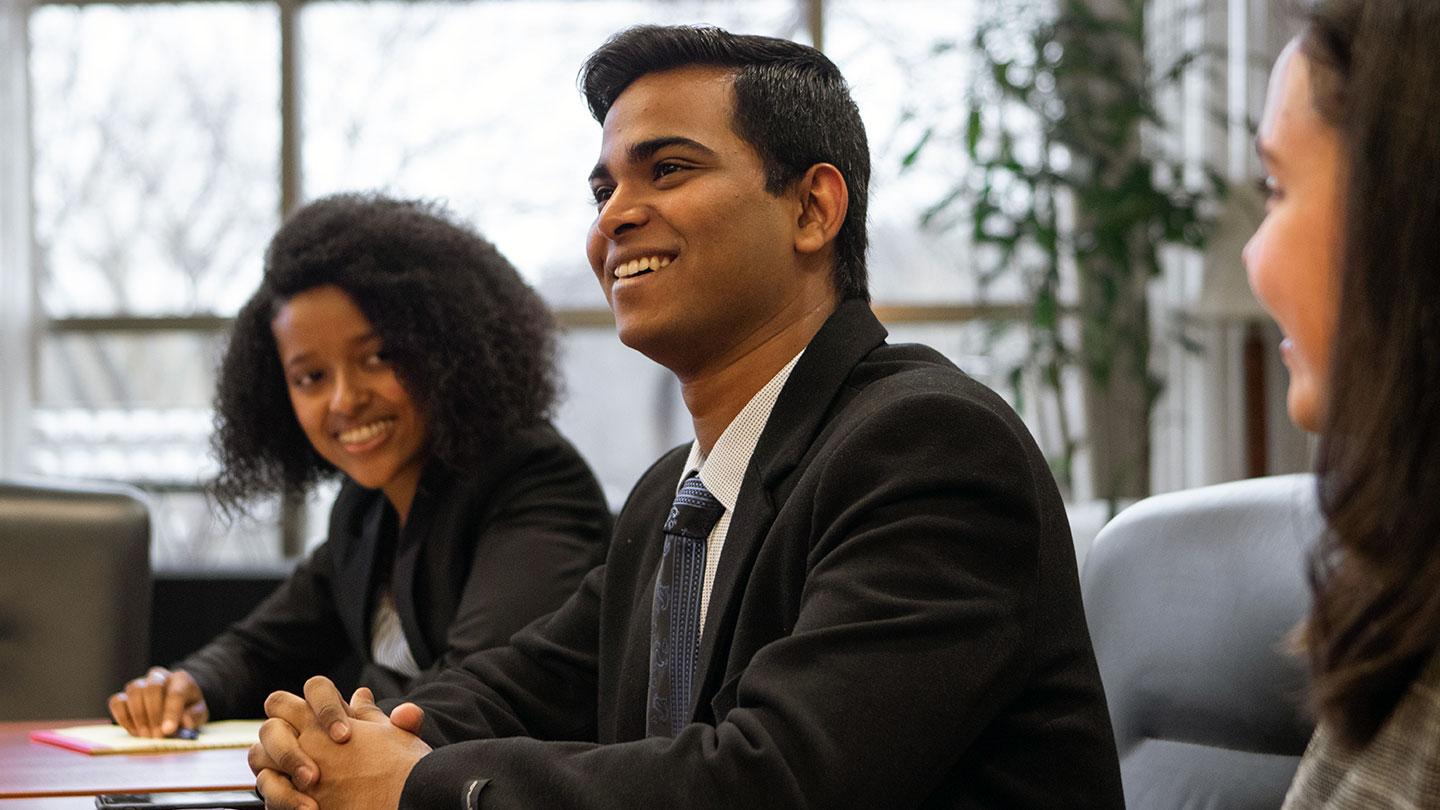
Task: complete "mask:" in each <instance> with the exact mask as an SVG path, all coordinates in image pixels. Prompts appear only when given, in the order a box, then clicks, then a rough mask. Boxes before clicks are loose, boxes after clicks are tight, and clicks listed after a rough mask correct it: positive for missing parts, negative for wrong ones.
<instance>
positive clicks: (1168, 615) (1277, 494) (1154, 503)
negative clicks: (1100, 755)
mask: <svg viewBox="0 0 1440 810" xmlns="http://www.w3.org/2000/svg"><path fill="white" fill-rule="evenodd" d="M1323 525H1324V524H1323V520H1322V519H1321V517H1320V514H1319V511H1318V508H1317V506H1316V502H1315V479H1314V477H1313V476H1310V475H1288V476H1277V477H1273V478H1258V479H1252V480H1249V481H1237V482H1234V483H1229V484H1219V485H1216V486H1210V487H1203V488H1200V489H1193V490H1188V491H1185V492H1175V493H1170V494H1167V495H1160V496H1156V497H1153V498H1148V499H1146V500H1144V501H1141V502H1140V503H1138V504H1136V505H1135V506H1133V507H1131V508H1129V509H1127V510H1125V511H1124V512H1121V513H1120V514H1119V515H1118V516H1117V517H1116V518H1115V519H1114V520H1112V521H1111V522H1110V523H1109V524H1108V525H1106V527H1105V528H1104V529H1103V530H1102V531H1101V532H1100V534H1099V536H1097V537H1096V539H1095V545H1094V547H1093V548H1091V550H1090V554H1089V557H1088V559H1087V560H1086V563H1085V571H1084V574H1083V576H1082V577H1081V586H1082V590H1083V593H1084V598H1085V612H1086V616H1087V617H1088V619H1089V623H1090V632H1091V635H1092V637H1093V639H1094V643H1095V654H1096V657H1097V659H1098V661H1099V664H1100V676H1101V679H1102V680H1103V681H1104V684H1105V696H1106V698H1107V700H1108V701H1109V704H1110V719H1111V722H1112V723H1113V724H1114V727H1115V742H1116V745H1117V746H1118V748H1119V752H1120V770H1121V775H1122V777H1123V780H1124V786H1125V797H1126V804H1127V806H1128V807H1129V808H1131V810H1150V808H1155V810H1159V809H1160V808H1163V809H1164V810H1180V809H1181V808H1257V810H1258V808H1267V809H1268V810H1274V808H1277V807H1279V806H1280V804H1281V801H1282V800H1283V799H1284V796H1285V791H1286V788H1287V787H1288V785H1289V784H1290V780H1291V778H1292V777H1293V776H1294V773H1295V768H1296V766H1297V765H1298V764H1299V761H1300V755H1301V754H1302V753H1303V752H1304V750H1305V745H1306V743H1307V742H1308V741H1309V739H1310V734H1311V731H1312V730H1313V721H1312V720H1311V719H1310V718H1309V717H1308V716H1307V714H1306V713H1305V711H1304V710H1303V709H1302V705H1303V704H1302V700H1303V697H1302V694H1303V689H1304V686H1305V667H1304V663H1303V661H1301V660H1299V659H1297V658H1294V657H1292V656H1290V655H1288V654H1287V653H1285V652H1284V651H1283V649H1282V648H1283V644H1284V639H1285V637H1286V635H1287V634H1288V633H1289V632H1290V629H1291V628H1292V627H1294V626H1295V624H1296V623H1297V622H1298V621H1299V620H1300V619H1301V617H1302V616H1304V614H1305V612H1306V610H1307V609H1308V606H1309V599H1310V595H1309V590H1308V585H1307V580H1306V573H1305V572H1306V568H1307V565H1308V554H1309V551H1310V549H1311V548H1312V547H1313V545H1314V543H1315V540H1316V539H1317V538H1318V537H1319V535H1320V531H1321V529H1322V527H1323Z"/></svg>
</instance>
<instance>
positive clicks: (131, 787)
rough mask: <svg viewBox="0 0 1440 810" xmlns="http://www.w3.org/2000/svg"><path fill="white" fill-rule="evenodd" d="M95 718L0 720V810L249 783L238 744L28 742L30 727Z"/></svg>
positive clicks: (74, 805) (90, 807) (89, 804)
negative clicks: (160, 747) (81, 748)
mask: <svg viewBox="0 0 1440 810" xmlns="http://www.w3.org/2000/svg"><path fill="white" fill-rule="evenodd" d="M98 722H104V721H101V720H76V721H67V722H49V723H45V722H40V723H0V810H94V807H95V799H94V796H95V794H97V793H160V792H164V791H171V790H249V789H251V788H253V787H255V777H254V776H252V775H251V774H250V768H249V766H248V765H246V764H245V753H246V752H245V749H243V748H225V749H212V750H208V751H185V752H183V753H170V754H133V755H127V754H106V755H104V756H91V755H89V754H81V753H78V752H75V751H68V750H66V749H64V748H57V747H55V746H53V745H45V744H43V743H37V742H31V741H30V732H31V731H34V730H36V729H42V728H60V727H62V726H67V725H68V726H74V725H85V724H87V723H88V724H93V723H98Z"/></svg>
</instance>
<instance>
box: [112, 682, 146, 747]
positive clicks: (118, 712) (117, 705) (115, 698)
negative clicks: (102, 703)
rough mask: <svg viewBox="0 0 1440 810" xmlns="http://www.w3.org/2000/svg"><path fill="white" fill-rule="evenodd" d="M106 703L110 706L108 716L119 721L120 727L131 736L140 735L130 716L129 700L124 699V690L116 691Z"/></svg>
mask: <svg viewBox="0 0 1440 810" xmlns="http://www.w3.org/2000/svg"><path fill="white" fill-rule="evenodd" d="M107 705H108V706H109V707H110V716H111V717H113V718H115V722H117V723H119V724H120V727H121V728H123V729H125V730H126V731H128V732H130V734H131V735H132V736H136V737H138V736H140V735H139V734H138V733H137V731H138V729H136V728H135V720H134V719H133V718H131V717H130V707H129V701H127V700H126V699H125V693H124V692H116V693H115V694H113V695H111V696H110V700H109V702H108V704H107Z"/></svg>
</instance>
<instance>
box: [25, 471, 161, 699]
mask: <svg viewBox="0 0 1440 810" xmlns="http://www.w3.org/2000/svg"><path fill="white" fill-rule="evenodd" d="M150 593H151V581H150V515H149V512H148V510H147V509H146V507H145V503H144V501H143V500H141V498H140V497H139V494H138V493H137V492H136V491H135V490H132V489H129V488H127V487H120V486H116V485H98V484H84V485H80V484H64V485H57V484H52V483H34V482H28V483H19V482H0V720H37V719H65V718H77V717H102V716H104V715H105V714H106V708H105V699H106V697H107V696H108V695H109V694H110V693H111V692H113V691H115V690H116V689H117V688H118V687H119V686H121V685H122V684H123V683H124V681H125V679H126V678H129V677H134V676H135V675H137V674H139V673H141V672H143V671H144V669H145V666H146V664H147V663H148V662H147V660H146V656H147V655H148V654H149V650H150V644H149V628H150Z"/></svg>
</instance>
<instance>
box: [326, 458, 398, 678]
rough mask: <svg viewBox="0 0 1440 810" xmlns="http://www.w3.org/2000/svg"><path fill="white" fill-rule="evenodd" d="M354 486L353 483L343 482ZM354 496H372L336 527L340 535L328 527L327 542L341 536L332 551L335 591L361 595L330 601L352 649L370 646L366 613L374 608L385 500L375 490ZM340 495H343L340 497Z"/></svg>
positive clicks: (361, 492) (365, 648) (383, 528)
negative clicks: (350, 518) (335, 550)
mask: <svg viewBox="0 0 1440 810" xmlns="http://www.w3.org/2000/svg"><path fill="white" fill-rule="evenodd" d="M346 486H347V487H348V486H354V485H353V484H347V485H346ZM354 494H355V495H356V496H357V497H364V496H366V495H371V496H374V497H372V498H371V499H370V502H369V505H368V507H367V508H365V509H363V510H361V511H360V512H359V513H358V514H357V515H356V517H355V519H354V520H353V522H352V523H351V525H348V526H344V527H338V528H340V529H341V531H342V532H343V534H341V535H340V538H337V537H336V533H335V529H336V528H337V527H331V537H330V542H332V543H333V542H334V541H335V540H336V539H341V538H343V539H342V542H341V543H340V544H339V545H340V548H339V553H336V554H335V557H334V559H335V575H334V580H333V587H334V590H335V593H344V594H361V595H362V598H359V599H336V600H334V603H335V605H336V610H337V612H339V614H340V621H341V623H342V624H343V625H344V627H345V632H346V633H348V634H349V636H350V639H351V641H353V642H354V644H355V648H356V649H361V650H368V649H369V648H370V622H369V619H368V617H369V615H370V612H371V611H372V610H374V608H375V605H374V599H373V596H374V593H373V591H374V588H373V584H374V582H375V557H376V556H377V552H378V551H379V545H380V542H381V537H382V536H383V535H384V532H385V526H384V521H385V511H386V501H385V498H384V497H381V496H379V493H371V492H365V491H360V492H356V493H354ZM342 497H343V496H342Z"/></svg>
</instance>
